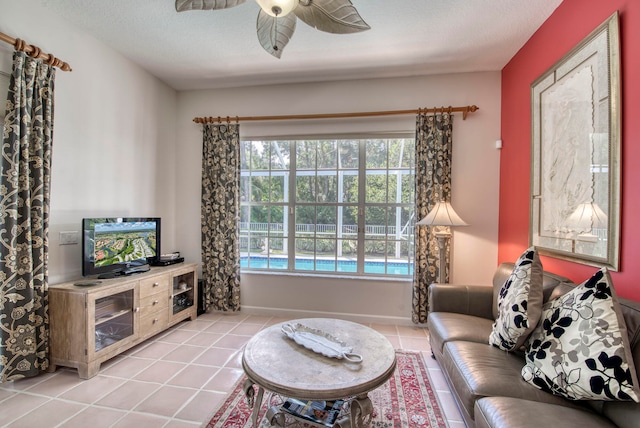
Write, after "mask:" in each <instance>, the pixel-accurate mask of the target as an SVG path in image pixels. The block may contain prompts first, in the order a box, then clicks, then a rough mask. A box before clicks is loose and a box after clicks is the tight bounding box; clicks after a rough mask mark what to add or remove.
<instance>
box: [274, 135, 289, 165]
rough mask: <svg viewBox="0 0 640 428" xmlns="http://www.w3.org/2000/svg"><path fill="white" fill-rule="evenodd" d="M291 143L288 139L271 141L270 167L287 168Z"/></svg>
mask: <svg viewBox="0 0 640 428" xmlns="http://www.w3.org/2000/svg"><path fill="white" fill-rule="evenodd" d="M290 160H291V145H290V143H289V141H272V142H271V169H272V170H274V169H275V170H278V169H289V163H290Z"/></svg>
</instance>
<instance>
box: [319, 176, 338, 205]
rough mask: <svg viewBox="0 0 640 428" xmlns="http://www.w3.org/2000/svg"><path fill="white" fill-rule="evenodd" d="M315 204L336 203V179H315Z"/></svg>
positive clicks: (332, 177)
mask: <svg viewBox="0 0 640 428" xmlns="http://www.w3.org/2000/svg"><path fill="white" fill-rule="evenodd" d="M317 184H318V188H317V202H337V201H338V177H336V176H335V175H333V176H326V175H323V176H320V177H318V178H317Z"/></svg>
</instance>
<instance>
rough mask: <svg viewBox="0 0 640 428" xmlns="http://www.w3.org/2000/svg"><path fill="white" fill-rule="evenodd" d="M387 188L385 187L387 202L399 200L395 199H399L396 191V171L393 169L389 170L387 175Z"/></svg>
mask: <svg viewBox="0 0 640 428" xmlns="http://www.w3.org/2000/svg"><path fill="white" fill-rule="evenodd" d="M387 183H389V184H388V186H389V187H388V188H387V191H388V192H387V198H388V199H387V202H389V203H390V204H392V203H394V202H399V201H397V199H400V198H399V196H400V195H398V191H399V190H400V189H398V175H397V173H396V171H393V173H392V172H391V171H390V172H389V177H388V181H387Z"/></svg>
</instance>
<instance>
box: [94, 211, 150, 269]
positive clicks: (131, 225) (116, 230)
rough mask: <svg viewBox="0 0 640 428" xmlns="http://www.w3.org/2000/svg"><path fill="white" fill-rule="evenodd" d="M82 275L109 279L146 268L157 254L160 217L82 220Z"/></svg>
mask: <svg viewBox="0 0 640 428" xmlns="http://www.w3.org/2000/svg"><path fill="white" fill-rule="evenodd" d="M82 236H83V239H82V275H83V276H93V275H98V277H99V278H113V277H116V276H121V275H130V274H133V273H138V272H145V271H148V270H149V265H150V264H154V263H155V262H156V261H157V260H158V257H160V218H158V217H111V218H85V219H82Z"/></svg>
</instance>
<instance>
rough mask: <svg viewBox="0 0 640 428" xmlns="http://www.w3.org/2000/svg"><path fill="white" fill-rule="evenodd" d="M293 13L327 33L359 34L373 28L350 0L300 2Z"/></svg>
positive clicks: (308, 0)
mask: <svg viewBox="0 0 640 428" xmlns="http://www.w3.org/2000/svg"><path fill="white" fill-rule="evenodd" d="M293 13H295V14H296V16H297V17H298V18H300V19H301V20H302V21H304V23H306V24H307V25H310V26H311V27H314V28H316V29H318V30H320V31H326V32H327V33H334V34H346V33H357V32H359V31H364V30H368V29H370V28H371V27H369V24H367V23H366V22H364V20H363V19H362V17H361V16H360V14H359V13H358V11H357V10H356V8H355V6H354V5H353V4H352V3H351V1H350V0H300V4H298V7H296V8H295V9H294V10H293Z"/></svg>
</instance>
